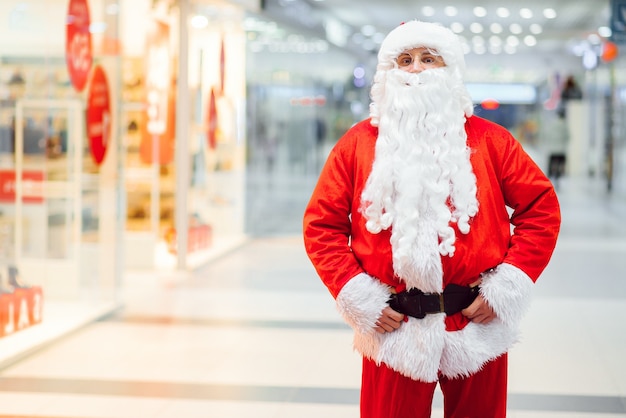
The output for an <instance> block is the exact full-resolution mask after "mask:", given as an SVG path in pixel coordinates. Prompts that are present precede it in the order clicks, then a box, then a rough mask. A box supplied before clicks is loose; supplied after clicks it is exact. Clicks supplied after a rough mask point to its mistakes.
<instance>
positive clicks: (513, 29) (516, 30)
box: [509, 23, 522, 35]
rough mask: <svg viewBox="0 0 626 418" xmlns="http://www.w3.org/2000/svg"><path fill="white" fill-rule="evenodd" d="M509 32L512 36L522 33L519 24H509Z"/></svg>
mask: <svg viewBox="0 0 626 418" xmlns="http://www.w3.org/2000/svg"><path fill="white" fill-rule="evenodd" d="M509 30H510V31H511V33H512V34H515V35H519V34H520V33H522V25H520V24H519V23H511V26H509Z"/></svg>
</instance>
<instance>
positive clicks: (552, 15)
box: [543, 8, 556, 19]
mask: <svg viewBox="0 0 626 418" xmlns="http://www.w3.org/2000/svg"><path fill="white" fill-rule="evenodd" d="M543 15H544V16H545V17H546V18H547V19H555V18H556V10H554V9H551V8H548V9H543Z"/></svg>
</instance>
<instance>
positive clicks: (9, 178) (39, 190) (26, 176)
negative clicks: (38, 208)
mask: <svg viewBox="0 0 626 418" xmlns="http://www.w3.org/2000/svg"><path fill="white" fill-rule="evenodd" d="M43 179H44V177H43V171H23V172H22V202H23V203H41V202H43ZM0 202H15V171H14V170H0Z"/></svg>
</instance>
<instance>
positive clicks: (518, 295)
mask: <svg viewBox="0 0 626 418" xmlns="http://www.w3.org/2000/svg"><path fill="white" fill-rule="evenodd" d="M532 285H533V282H532V280H531V279H530V277H529V276H528V275H527V274H526V273H524V272H523V271H522V270H520V269H519V268H517V267H515V266H512V265H510V264H501V265H499V266H498V267H497V268H496V269H494V270H493V271H491V272H489V273H487V274H484V275H483V280H482V283H481V285H480V293H481V294H482V295H483V297H484V298H485V300H486V301H487V303H488V304H489V305H490V306H491V307H492V308H493V310H494V312H495V313H496V319H494V320H493V321H491V322H490V323H488V324H486V325H481V324H475V323H473V322H470V323H469V324H468V325H467V326H466V327H465V328H463V329H462V330H460V331H454V332H448V333H446V337H445V338H446V342H445V348H444V351H443V355H442V357H441V372H442V373H443V374H444V375H445V376H448V377H460V376H468V375H470V374H472V373H475V372H476V371H478V370H480V369H481V367H482V366H483V364H485V363H486V362H488V361H490V360H492V359H494V358H496V357H498V356H500V355H502V354H504V353H506V352H507V351H509V349H511V347H512V346H513V345H514V344H515V343H516V342H517V341H518V339H519V324H520V321H521V319H522V317H523V315H524V313H525V312H526V310H527V309H528V306H529V305H530V296H531V290H532Z"/></svg>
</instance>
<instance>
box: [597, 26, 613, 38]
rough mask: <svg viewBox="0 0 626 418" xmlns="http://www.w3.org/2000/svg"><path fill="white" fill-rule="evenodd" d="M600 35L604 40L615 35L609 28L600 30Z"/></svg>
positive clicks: (604, 27)
mask: <svg viewBox="0 0 626 418" xmlns="http://www.w3.org/2000/svg"><path fill="white" fill-rule="evenodd" d="M598 35H600V36H602V37H603V38H610V37H611V35H613V31H612V30H611V28H609V27H608V26H601V27H599V28H598Z"/></svg>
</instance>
